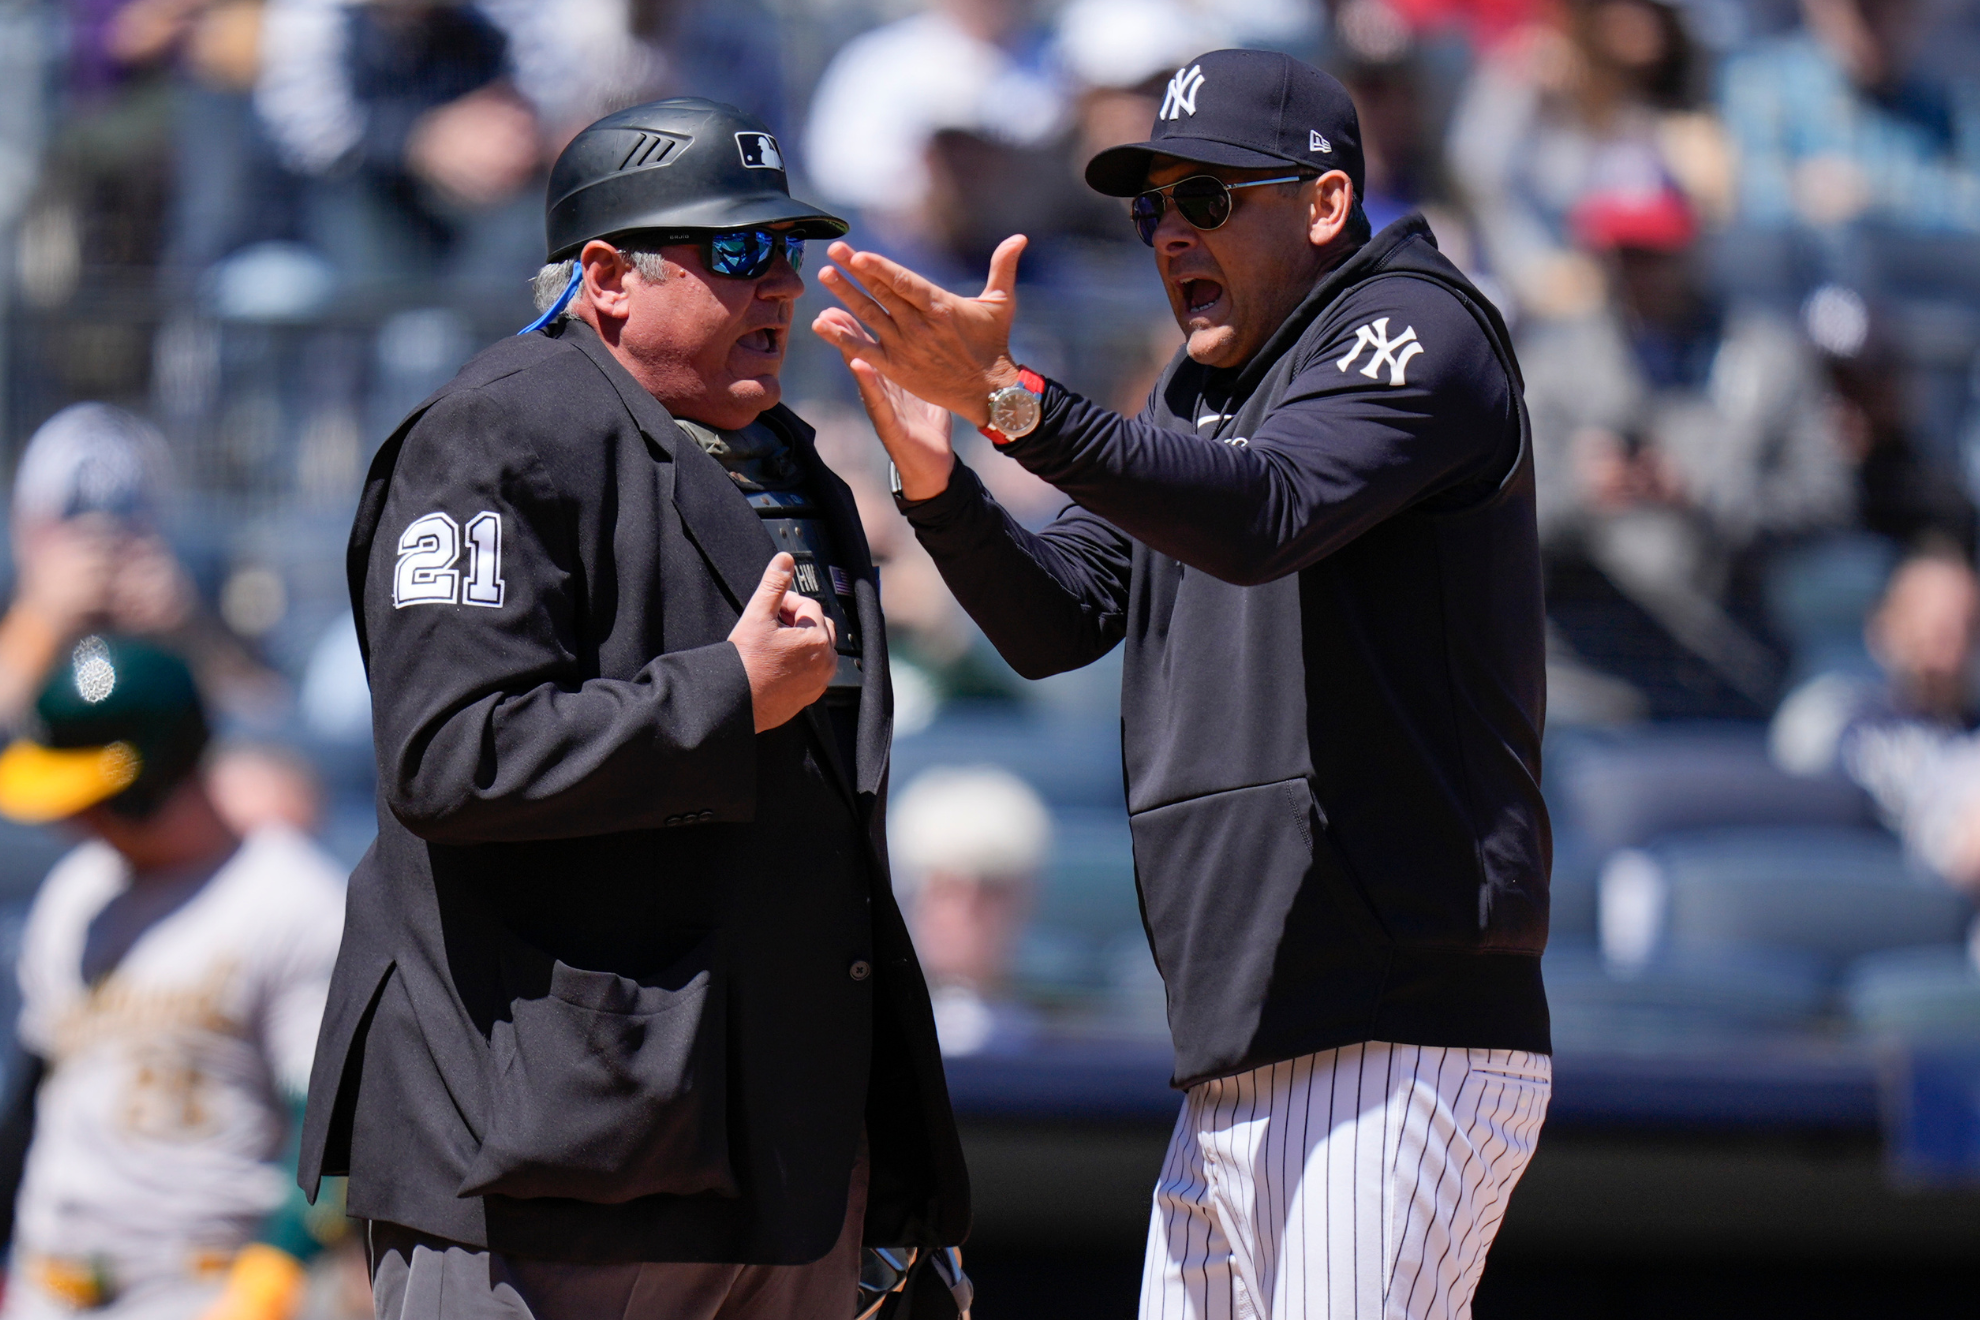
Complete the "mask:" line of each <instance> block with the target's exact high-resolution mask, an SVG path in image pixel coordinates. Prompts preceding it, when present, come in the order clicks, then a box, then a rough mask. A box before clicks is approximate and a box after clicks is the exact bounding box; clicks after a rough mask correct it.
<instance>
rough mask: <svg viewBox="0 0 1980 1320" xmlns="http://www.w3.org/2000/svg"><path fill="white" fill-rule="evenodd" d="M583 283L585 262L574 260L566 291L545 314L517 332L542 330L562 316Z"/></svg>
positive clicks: (559, 295) (524, 332) (521, 333)
mask: <svg viewBox="0 0 1980 1320" xmlns="http://www.w3.org/2000/svg"><path fill="white" fill-rule="evenodd" d="M583 285H584V262H582V261H574V262H572V263H571V282H570V283H569V284H566V285H565V286H564V291H563V292H562V293H560V294H558V295H557V301H556V302H553V303H551V304H550V306H549V309H548V310H546V311H545V312H544V313H543V315H541V316H539V317H537V318H536V319H535V320H534V321H531V322H530V323H529V324H528V325H526V326H524V327H523V328H522V329H520V330H518V331H516V333H517V334H519V335H526V334H529V333H530V332H532V331H535V330H541V329H542V328H543V327H544V326H546V325H549V324H550V323H551V322H552V321H554V320H556V319H557V318H558V317H560V316H562V315H563V314H564V309H565V308H566V307H569V306H570V305H571V299H573V298H575V297H577V291H578V290H579V289H580V288H582V287H583Z"/></svg>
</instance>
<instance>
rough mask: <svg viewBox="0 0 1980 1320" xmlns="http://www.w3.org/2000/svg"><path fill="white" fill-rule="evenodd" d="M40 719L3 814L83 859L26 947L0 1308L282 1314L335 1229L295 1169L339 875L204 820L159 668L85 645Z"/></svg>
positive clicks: (38, 1314)
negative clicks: (61, 829)
mask: <svg viewBox="0 0 1980 1320" xmlns="http://www.w3.org/2000/svg"><path fill="white" fill-rule="evenodd" d="M35 717H36V718H35V737H34V740H33V741H29V740H26V739H23V740H19V741H16V742H15V743H14V744H13V745H12V746H10V747H9V748H8V749H7V750H6V752H5V753H4V754H3V755H0V812H4V813H5V814H6V815H7V816H9V817H11V818H13V819H15V820H19V821H24V822H28V823H41V822H45V821H51V820H64V821H69V822H71V823H72V824H73V826H74V827H75V828H76V829H77V830H78V831H79V832H81V833H82V834H83V835H84V836H86V837H87V839H88V840H89V841H88V842H86V843H84V844H82V845H81V846H80V847H78V848H77V849H76V850H75V851H74V852H71V853H70V854H69V855H68V856H66V857H65V858H63V860H62V861H61V862H59V863H58V864H57V865H56V867H55V869H54V871H52V872H51V873H50V875H49V877H48V879H47V880H46V881H45V882H44V883H43V885H42V887H41V890H40V892H39V893H38V895H37V896H36V898H35V902H34V906H33V908H32V910H31V911H30V913H29V915H28V919H27V925H26V928H25V931H24V933H23V935H22V943H21V954H20V965H19V976H20V988H21V1002H22V1008H21V1020H20V1030H19V1039H20V1043H21V1046H22V1049H23V1050H24V1051H25V1055H26V1057H25V1060H24V1062H23V1065H22V1066H21V1068H20V1069H19V1070H18V1073H17V1075H16V1076H15V1077H14V1078H13V1079H12V1080H13V1083H14V1084H13V1092H14V1094H13V1096H12V1097H11V1103H10V1104H9V1107H8V1111H7V1114H6V1118H5V1121H4V1125H0V1133H3V1134H4V1139H3V1140H0V1210H4V1214H5V1224H4V1226H0V1227H3V1228H4V1230H5V1231H4V1232H0V1236H7V1237H11V1240H12V1252H11V1255H10V1259H9V1266H8V1275H9V1277H8V1284H9V1286H8V1288H7V1290H6V1300H5V1311H4V1314H5V1315H6V1316H8V1317H20V1318H23V1320H44V1318H47V1317H55V1316H65V1315H73V1314H75V1313H76V1312H78V1311H86V1312H88V1313H90V1314H93V1315H100V1316H102V1317H104V1318H105V1320H119V1318H121V1317H131V1318H133V1320H135V1318H137V1317H145V1318H147V1320H164V1318H166V1317H172V1318H176V1320H287V1318H288V1317H289V1316H291V1315H293V1314H294V1313H295V1310H296V1308H297V1306H298V1304H299V1303H300V1301H301V1297H302V1292H303V1289H304V1283H305V1276H304V1265H303V1262H304V1261H306V1260H307V1259H308V1258H309V1257H311V1256H313V1255H314V1254H315V1253H316V1251H317V1250H318V1248H319V1247H320V1246H321V1245H322V1244H323V1243H324V1242H325V1241H326V1240H329V1239H331V1238H333V1237H334V1236H335V1235H336V1234H337V1233H339V1232H341V1230H342V1228H343V1222H342V1215H341V1214H340V1213H338V1212H337V1210H336V1209H335V1207H334V1206H332V1205H330V1204H328V1203H326V1205H325V1206H324V1207H323V1208H321V1209H317V1210H312V1209H310V1208H309V1207H308V1206H306V1205H305V1204H304V1202H303V1200H302V1196H301V1193H300V1192H299V1191H298V1190H297V1188H296V1186H295V1154H294V1151H295V1149H296V1140H297V1131H298V1125H299V1122H300V1116H301V1096H302V1093H303V1091H304V1089H305V1088H306V1086H307V1084H308V1078H309V1070H310V1064H311V1061H312V1058H313V1056H314V1053H315V1042H316V1030H317V1023H318V1021H319V1020H320V1019H321V1017H322V1014H323V1004H324V998H325V995H326V994H327V992H328V986H329V979H330V969H331V965H332V963H333V961H334V959H335V956H336V950H337V942H338V937H339V934H340V932H341V929H342V925H343V922H342V907H343V885H342V880H341V877H340V876H339V875H338V874H337V872H336V870H335V869H334V867H333V866H332V865H331V864H330V863H329V861H328V860H327V859H326V858H324V857H323V856H322V855H321V854H320V853H318V852H317V851H316V849H315V848H314V847H313V846H312V845H310V844H309V843H308V842H306V841H305V840H304V839H303V838H301V837H300V836H299V835H297V834H295V833H294V832H292V831H290V830H288V829H285V828H283V827H280V826H266V827H263V828H259V829H256V830H254V831H252V832H250V833H249V834H247V835H245V836H241V835H237V834H236V833H235V832H234V831H233V830H232V829H231V828H230V827H229V825H228V824H227V822H226V821H225V820H224V819H223V818H222V816H221V814H220V812H219V810H218V808H217V806H216V804H215V802H214V800H213V798H212V797H211V796H210V795H209V793H208V792H207V790H206V787H205V785H204V782H203V781H202V779H201V777H200V776H199V775H198V774H197V773H196V770H197V766H198V762H199V757H200V752H201V749H202V748H203V746H204V745H205V742H206V723H205V720H204V717H203V716H202V714H201V711H200V705H199V698H198V695H197V693H196V691H195V689H194V687H193V683H192V675H191V674H190V672H189V671H188V670H187V669H186V667H185V665H184V664H183V663H182V662H180V661H179V660H178V659H176V658H175V657H173V656H171V655H168V654H166V653H165V652H162V651H158V650H156V649H154V648H152V647H149V646H147V645H145V644H143V643H141V642H135V641H131V640H128V639H116V638H109V639H106V638H102V637H94V636H92V637H89V638H85V639H84V640H83V641H82V642H81V643H80V644H79V645H78V646H77V647H76V648H75V651H74V653H73V656H72V657H71V660H70V662H69V663H68V664H65V665H63V666H62V667H61V668H60V669H59V670H58V671H57V672H56V674H55V676H54V677H53V678H52V679H51V680H50V681H49V682H48V684H47V686H46V687H45V688H43V690H42V692H41V694H40V696H39V698H38V699H37V701H36V703H35ZM285 1152H286V1153H285Z"/></svg>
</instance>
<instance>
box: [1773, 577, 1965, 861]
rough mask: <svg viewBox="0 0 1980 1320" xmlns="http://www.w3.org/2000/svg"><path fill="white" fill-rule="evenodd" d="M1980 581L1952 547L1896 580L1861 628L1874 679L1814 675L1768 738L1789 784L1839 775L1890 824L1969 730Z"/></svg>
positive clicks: (1790, 701) (1789, 699) (1782, 711)
mask: <svg viewBox="0 0 1980 1320" xmlns="http://www.w3.org/2000/svg"><path fill="white" fill-rule="evenodd" d="M1976 630H1980V578H1976V577H1975V575H1974V571H1973V566H1972V564H1971V563H1969V562H1968V561H1967V559H1966V556H1965V555H1964V554H1963V553H1961V552H1960V551H1959V549H1958V548H1956V547H1955V546H1953V545H1951V544H1949V543H1945V542H1928V543H1927V544H1926V545H1925V546H1923V547H1922V548H1921V549H1919V550H1917V551H1915V552H1914V553H1912V554H1911V555H1910V556H1909V557H1908V558H1906V559H1905V560H1904V561H1903V562H1902V563H1900V564H1899V565H1898V567H1897V568H1896V570H1895V571H1894V572H1892V574H1891V578H1890V581H1889V583H1888V584H1887V585H1886V586H1885V588H1884V594H1883V598H1882V600H1880V601H1879V602H1878V604H1877V608H1876V610H1875V611H1874V612H1873V613H1872V614H1871V616H1870V618H1869V620H1868V622H1867V623H1866V624H1865V625H1864V641H1865V643H1866V644H1867V646H1868V649H1869V652H1870V656H1871V658H1872V659H1873V660H1874V661H1875V662H1876V666H1877V671H1878V672H1877V675H1876V676H1875V677H1874V678H1872V677H1867V676H1863V675H1857V674H1850V673H1846V672H1829V673H1824V674H1818V675H1816V676H1815V677H1813V678H1811V679H1809V680H1808V681H1807V682H1805V683H1803V684H1802V685H1801V686H1800V687H1798V688H1796V689H1795V690H1794V692H1792V693H1791V694H1789V696H1788V697H1787V698H1786V699H1785V700H1784V701H1782V702H1781V707H1780V709H1779V710H1778V711H1777V712H1775V715H1774V719H1773V724H1772V726H1771V728H1770V731H1769V749H1770V751H1771V752H1772V754H1773V757H1774V761H1775V763H1776V764H1778V765H1779V766H1780V767H1781V768H1782V769H1784V770H1786V771H1788V772H1789V773H1791V774H1798V775H1817V774H1831V773H1838V772H1840V773H1844V774H1847V775H1849V776H1850V777H1851V778H1853V779H1855V780H1856V781H1857V782H1859V783H1860V784H1862V785H1863V787H1864V788H1866V789H1868V790H1869V791H1870V792H1871V793H1872V794H1873V795H1874V796H1875V797H1876V798H1877V799H1878V801H1879V803H1880V805H1882V806H1883V807H1884V809H1885V815H1886V817H1887V818H1888V819H1890V820H1891V821H1892V822H1893V823H1894V824H1895V823H1899V821H1900V820H1901V818H1902V816H1903V809H1904V803H1905V801H1906V799H1907V798H1908V797H1909V795H1910V794H1911V793H1912V792H1913V791H1914V788H1913V785H1912V784H1911V783H1910V782H1909V781H1910V780H1911V779H1912V778H1914V777H1915V775H1916V774H1917V773H1918V767H1919V766H1920V765H1922V764H1923V762H1921V761H1920V759H1919V758H1920V757H1921V756H1922V755H1923V754H1925V753H1926V752H1927V751H1928V750H1929V749H1933V748H1937V747H1938V746H1940V745H1941V744H1943V743H1946V742H1948V741H1949V740H1951V739H1953V738H1955V737H1957V735H1959V734H1962V733H1965V732H1968V731H1970V730H1972V729H1973V728H1974V727H1975V725H1976V724H1977V723H1980V719H1976V715H1980V710H1977V709H1976V697H1977V696H1980V693H1977V692H1976V690H1975V679H1976V675H1975V673H1974V658H1975V650H1974V644H1975V634H1976Z"/></svg>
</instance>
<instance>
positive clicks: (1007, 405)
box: [977, 367, 1045, 445]
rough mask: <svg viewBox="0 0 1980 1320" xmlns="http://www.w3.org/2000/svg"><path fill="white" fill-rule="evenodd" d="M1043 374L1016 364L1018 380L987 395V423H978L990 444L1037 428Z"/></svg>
mask: <svg viewBox="0 0 1980 1320" xmlns="http://www.w3.org/2000/svg"><path fill="white" fill-rule="evenodd" d="M1044 393H1045V378H1044V377H1043V376H1041V375H1039V374H1038V373H1037V372H1035V371H1033V370H1032V369H1031V368H1029V367H1019V368H1018V383H1017V384H1016V385H1006V386H1004V388H1002V389H1001V390H995V391H992V393H991V395H990V425H988V426H982V427H978V428H977V429H978V430H980V431H982V432H983V434H984V435H986V436H988V437H990V443H991V444H993V445H1008V444H1010V443H1011V442H1013V441H1016V440H1022V439H1024V438H1025V437H1026V436H1028V435H1030V434H1031V433H1032V432H1033V431H1035V430H1037V429H1038V419H1039V417H1040V416H1041V415H1042V414H1043V399H1042V398H1041V397H1040V396H1042V395H1043V394H1044Z"/></svg>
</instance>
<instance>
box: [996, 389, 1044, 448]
mask: <svg viewBox="0 0 1980 1320" xmlns="http://www.w3.org/2000/svg"><path fill="white" fill-rule="evenodd" d="M990 425H991V427H992V428H993V429H995V430H997V431H1000V432H1002V433H1003V434H1004V435H1007V436H1009V437H1010V438H1011V439H1013V440H1016V439H1018V438H1019V437H1020V436H1026V435H1030V434H1031V432H1032V429H1033V428H1034V427H1036V426H1037V425H1038V396H1037V395H1036V394H1033V393H1032V392H1031V391H1030V390H1027V389H1025V388H1023V387H1022V386H1018V385H1009V386H1006V387H1005V388H1003V389H1001V390H998V391H997V392H996V393H995V394H993V395H991V396H990Z"/></svg>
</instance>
